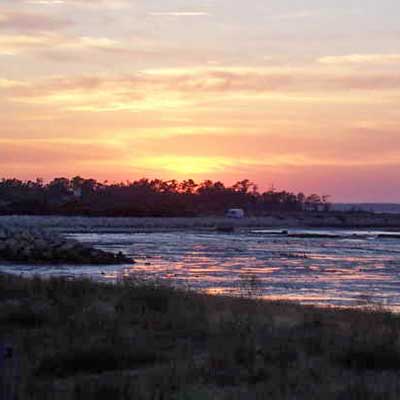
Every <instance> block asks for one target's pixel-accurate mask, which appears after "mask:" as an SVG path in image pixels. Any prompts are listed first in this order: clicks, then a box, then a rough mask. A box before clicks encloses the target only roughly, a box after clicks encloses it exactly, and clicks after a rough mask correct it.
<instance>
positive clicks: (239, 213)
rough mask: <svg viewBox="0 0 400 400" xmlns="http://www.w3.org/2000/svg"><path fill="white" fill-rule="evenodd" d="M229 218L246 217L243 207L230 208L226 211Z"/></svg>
mask: <svg viewBox="0 0 400 400" xmlns="http://www.w3.org/2000/svg"><path fill="white" fill-rule="evenodd" d="M226 216H227V217H228V218H234V219H242V218H244V210H243V209H242V208H230V209H229V210H228V211H227V212H226Z"/></svg>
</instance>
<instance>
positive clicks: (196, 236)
mask: <svg viewBox="0 0 400 400" xmlns="http://www.w3.org/2000/svg"><path fill="white" fill-rule="evenodd" d="M304 232H307V231H302V235H304ZM309 232H311V231H309ZM316 232H317V231H312V232H311V233H312V234H313V235H315V234H316ZM323 234H324V235H329V234H330V233H329V231H326V232H324V233H323ZM383 234H384V233H382V232H378V231H375V232H374V231H369V232H366V231H362V232H359V231H334V232H333V233H332V235H331V236H332V237H287V236H285V235H282V234H280V233H276V232H275V233H263V232H262V231H257V232H255V233H243V234H234V235H232V234H213V233H184V234H183V233H136V234H134V233H130V234H74V235H71V236H72V237H74V238H76V239H78V240H81V241H83V242H88V243H92V244H94V245H95V246H96V247H98V248H101V249H105V250H111V251H116V252H117V251H123V252H124V253H126V254H128V255H129V256H132V257H133V258H135V260H136V262H137V263H136V264H134V265H127V266H122V267H116V266H110V267H93V266H90V267H86V266H82V267H79V268H76V267H74V268H69V267H68V266H64V267H62V266H61V267H60V266H55V267H43V268H40V269H37V267H35V268H33V267H32V266H23V267H18V268H16V267H12V266H9V267H7V268H8V270H9V271H14V272H15V271H18V272H23V273H25V274H29V273H32V271H33V270H34V271H35V272H39V274H42V275H50V274H52V275H62V276H72V275H84V276H91V277H94V278H95V279H102V280H115V279H118V278H120V277H121V276H129V275H131V274H139V275H141V276H143V277H145V278H157V279H158V278H161V279H166V280H168V281H170V282H172V283H174V284H178V285H181V284H184V285H189V286H190V287H193V288H195V289H201V290H204V291H206V292H207V293H219V294H232V293H233V294H235V293H238V292H239V291H240V285H241V284H242V281H241V279H242V278H241V277H242V275H243V274H246V273H247V274H252V275H254V276H256V277H257V281H258V283H259V284H260V290H261V295H262V297H265V298H269V299H284V300H296V301H301V302H303V303H311V304H321V305H340V306H348V305H359V303H360V296H368V298H370V299H371V301H375V302H380V303H385V304H387V305H389V306H391V307H400V239H398V238H393V237H390V238H386V237H385V238H383V237H381V236H380V235H383ZM392 234H393V233H392ZM7 268H5V269H6V270H7Z"/></svg>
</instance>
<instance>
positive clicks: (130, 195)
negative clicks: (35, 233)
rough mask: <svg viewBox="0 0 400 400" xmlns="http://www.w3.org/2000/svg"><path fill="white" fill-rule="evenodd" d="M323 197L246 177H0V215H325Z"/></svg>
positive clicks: (326, 197)
mask: <svg viewBox="0 0 400 400" xmlns="http://www.w3.org/2000/svg"><path fill="white" fill-rule="evenodd" d="M329 207H330V205H329V202H328V196H319V195H317V194H310V195H305V194H304V193H297V194H296V193H291V192H287V191H278V190H275V189H274V188H271V189H270V190H268V191H265V192H260V191H259V190H258V187H257V185H256V184H254V183H253V182H251V181H250V180H248V179H245V180H241V181H239V182H237V183H235V184H234V185H231V186H226V185H225V184H224V183H222V182H219V181H217V182H213V181H211V180H205V181H203V182H200V183H196V182H195V181H193V180H192V179H189V180H183V181H176V180H168V181H165V180H161V179H152V180H149V179H146V178H143V179H139V180H135V181H133V182H130V181H128V182H121V183H108V182H107V181H105V182H98V181H97V180H95V179H85V178H82V177H79V176H77V177H74V178H72V179H68V178H55V179H53V180H52V181H50V182H48V183H44V182H43V180H41V179H37V180H34V181H32V180H27V181H23V180H19V179H4V178H3V179H2V180H1V181H0V214H3V215H6V214H27V215H53V214H61V215H89V216H135V217H145V216H146V217H147V216H153V217H176V216H206V215H223V214H224V213H225V211H226V210H227V209H229V208H243V209H244V210H245V211H246V214H247V215H257V216H259V215H267V214H271V213H290V212H303V211H329Z"/></svg>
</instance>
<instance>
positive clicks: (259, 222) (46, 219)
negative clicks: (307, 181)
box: [0, 212, 400, 233]
mask: <svg viewBox="0 0 400 400" xmlns="http://www.w3.org/2000/svg"><path fill="white" fill-rule="evenodd" d="M1 225H5V226H7V225H11V226H16V227H21V228H40V229H48V230H51V231H56V232H64V233H66V232H68V233H90V232H93V233H134V232H163V231H165V232H167V231H182V230H193V231H204V232H210V231H218V230H219V229H220V228H222V229H221V231H223V229H224V228H228V229H233V230H237V231H249V230H251V229H277V230H280V229H282V230H284V229H361V230H364V229H365V230H368V229H384V230H387V231H388V232H390V231H393V230H398V229H400V214H399V215H398V214H395V215H394V214H360V213H333V212H332V213H316V214H290V215H289V214H288V215H271V216H266V217H248V218H244V219H239V220H234V219H229V218H225V217H193V218H187V217H182V218H163V217H160V218H156V217H154V218H149V217H143V218H142V217H141V218H132V217H80V216H18V215H14V216H0V226H1Z"/></svg>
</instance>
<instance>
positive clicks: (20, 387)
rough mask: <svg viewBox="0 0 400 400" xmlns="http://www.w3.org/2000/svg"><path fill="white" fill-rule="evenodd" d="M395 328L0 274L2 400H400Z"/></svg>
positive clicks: (363, 315)
mask: <svg viewBox="0 0 400 400" xmlns="http://www.w3.org/2000/svg"><path fill="white" fill-rule="evenodd" d="M248 294H250V295H251V291H250V292H249V293H248ZM399 332H400V317H399V316H397V315H395V314H391V313H389V312H386V311H384V310H380V309H378V308H376V307H367V308H365V309H363V310H358V311H357V310H339V309H317V308H312V307H303V306H300V305H296V304H285V303H278V302H275V303H274V302H264V301H258V300H255V299H250V298H226V297H213V296H206V295H202V294H196V293H192V292H190V291H188V290H177V289H174V288H171V287H168V286H165V285H163V284H157V283H143V282H139V281H136V280H134V279H128V280H124V281H122V282H119V283H118V284H116V285H110V284H102V283H94V282H91V281H88V280H74V281H67V280H63V279H51V280H47V281H45V280H40V279H39V278H34V279H32V280H27V279H23V278H19V277H12V276H8V275H0V351H1V353H3V354H1V353H0V356H1V355H2V356H3V360H0V371H2V372H0V376H1V377H2V378H1V379H2V380H3V381H2V388H1V389H2V392H0V395H3V398H5V399H8V398H13V397H11V394H12V393H16V395H17V397H15V398H17V399H40V400H43V399H97V400H98V399H113V400H118V399H139V400H140V399H143V400H145V399H146V400H147V399H149V400H150V399H151V400H161V399H163V400H168V399H175V400H183V399H193V400H197V399H198V400H200V399H204V400H206V399H246V400H247V399H249V400H252V399H288V400H289V399H293V400H294V399H296V400H299V399H307V400H309V399H321V398H323V399H328V400H329V399H343V400H346V399H360V400H361V399H363V400H368V399H373V400H377V399H385V400H387V399H389V400H390V399H398V398H399V396H400V379H399V378H400V342H399ZM7 396H9V397H7ZM0 397H1V396H0Z"/></svg>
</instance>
